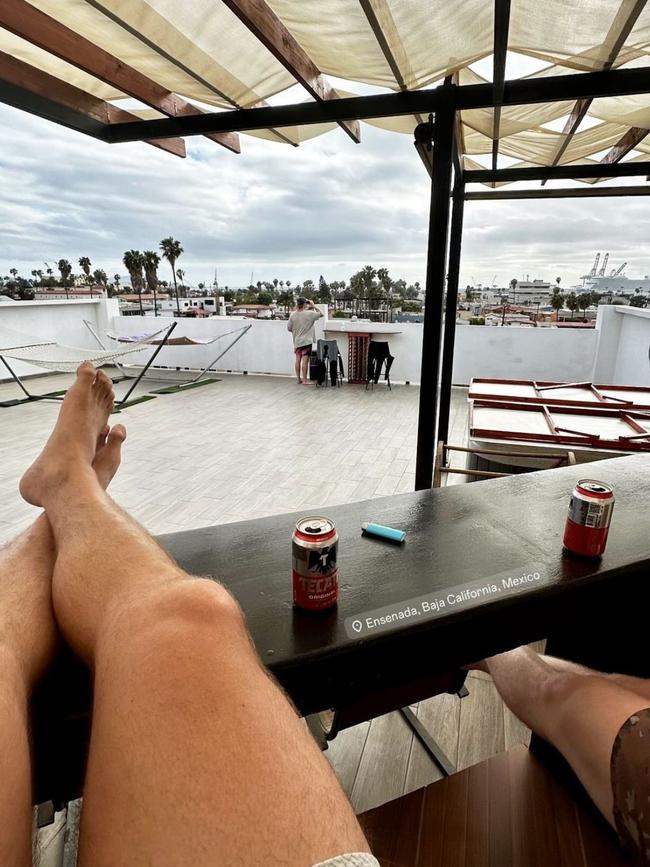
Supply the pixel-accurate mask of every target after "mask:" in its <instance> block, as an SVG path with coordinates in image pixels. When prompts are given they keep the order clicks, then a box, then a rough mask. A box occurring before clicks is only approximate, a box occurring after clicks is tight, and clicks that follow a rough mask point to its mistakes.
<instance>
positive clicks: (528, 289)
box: [508, 280, 552, 304]
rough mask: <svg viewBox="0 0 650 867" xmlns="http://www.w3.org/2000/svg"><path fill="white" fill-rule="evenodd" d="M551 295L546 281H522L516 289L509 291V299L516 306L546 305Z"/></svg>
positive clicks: (549, 286) (549, 285)
mask: <svg viewBox="0 0 650 867" xmlns="http://www.w3.org/2000/svg"><path fill="white" fill-rule="evenodd" d="M551 295H552V290H551V284H550V283H547V282H546V280H520V281H519V282H518V283H517V285H516V286H515V288H514V289H510V288H509V289H508V298H509V299H510V300H511V301H513V302H514V303H515V304H538V303H539V304H545V303H547V302H548V300H549V298H550V297H551Z"/></svg>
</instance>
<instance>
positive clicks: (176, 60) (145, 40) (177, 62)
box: [86, 0, 298, 148]
mask: <svg viewBox="0 0 650 867" xmlns="http://www.w3.org/2000/svg"><path fill="white" fill-rule="evenodd" d="M86 3H88V4H89V5H90V6H92V7H93V8H94V9H96V10H97V11H98V12H101V13H102V15H105V16H106V17H107V18H110V20H111V21H112V22H113V23H114V24H118V25H119V26H120V27H121V28H122V29H123V30H126V32H127V33H129V34H130V35H131V36H133V37H134V38H135V39H138V40H139V41H140V42H142V44H143V45H146V46H147V48H149V49H150V50H151V51H155V52H156V54H159V55H160V56H161V57H163V58H164V59H165V60H166V61H167V62H168V63H171V64H172V65H173V66H175V67H176V68H177V69H180V70H181V71H182V72H184V73H185V75H187V76H189V77H190V78H192V79H193V80H194V81H196V82H197V84H200V85H201V87H205V88H206V90H210V91H211V92H212V93H214V95H215V96H218V97H219V98H220V99H222V100H223V101H224V102H227V103H228V104H229V105H231V106H232V107H233V108H243V106H242V105H240V103H238V102H237V101H236V100H234V99H232V97H230V96H228V94H227V93H225V91H222V90H219V88H218V87H215V86H214V84H212V82H210V81H208V80H207V79H206V78H203V76H202V75H199V73H198V72H196V71H195V70H194V69H191V68H190V67H189V66H187V65H186V64H185V63H183V61H182V60H181V58H180V57H175V56H174V55H172V54H170V53H169V52H168V51H165V50H164V48H162V47H161V46H160V45H158V43H156V42H154V41H153V40H152V39H149V37H148V36H145V35H144V33H141V32H140V31H139V30H138V29H137V28H135V27H132V26H131V25H130V24H129V23H128V22H127V21H125V20H124V19H123V18H120V16H119V15H117V14H116V13H115V12H113V10H112V9H109V8H108V6H106V5H105V4H104V3H102V2H101V0H86ZM221 68H223V67H221ZM228 78H229V79H230V82H231V84H232V86H234V87H238V86H239V87H242V88H244V87H245V86H246V85H243V84H242V83H241V82H240V81H239V80H237V79H236V78H235V76H233V75H232V74H230V73H228ZM255 105H256V106H259V107H262V106H265V105H268V102H266V100H264V99H261V100H259V101H258V102H256V103H255ZM269 131H270V132H272V133H273V134H274V135H275V136H276V137H277V139H278V140H279V141H283V142H285V143H286V144H290V145H291V146H292V147H295V148H297V147H298V142H295V141H292V140H291V139H290V138H289V137H288V136H286V135H285V134H284V133H282V132H280V131H279V130H277V129H271V130H269Z"/></svg>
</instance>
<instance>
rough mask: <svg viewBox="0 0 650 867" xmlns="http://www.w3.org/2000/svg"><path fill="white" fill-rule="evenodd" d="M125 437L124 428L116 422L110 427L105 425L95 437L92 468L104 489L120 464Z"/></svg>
mask: <svg viewBox="0 0 650 867" xmlns="http://www.w3.org/2000/svg"><path fill="white" fill-rule="evenodd" d="M125 439H126V428H125V427H124V425H122V424H116V425H115V427H113V428H110V429H109V427H108V425H106V427H105V428H103V430H102V431H101V433H100V434H99V436H98V437H97V445H96V449H95V459H94V460H93V470H94V471H95V473H96V474H97V478H98V480H99V484H100V485H101V486H102V488H104V490H106V488H107V487H108V486H109V485H110V483H111V481H112V480H113V476H114V475H115V473H116V472H117V470H118V467H119V466H120V461H121V459H122V443H123V442H124V440H125Z"/></svg>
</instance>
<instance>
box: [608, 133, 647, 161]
mask: <svg viewBox="0 0 650 867" xmlns="http://www.w3.org/2000/svg"><path fill="white" fill-rule="evenodd" d="M647 135H650V129H644V128H643V127H640V126H633V127H631V128H630V129H628V131H627V132H626V133H625V135H623V136H621V138H620V139H619V140H618V141H617V142H616V144H615V145H614V146H613V147H612V149H611V150H610V151H609V153H606V154H605V156H604V157H603V158H602V160H601V163H608V164H611V163H617V162H619V161H620V160H622V159H623V157H624V156H625V155H626V154H629V152H630V151H633V150H634V148H635V147H636V146H637V145H638V144H639V142H642V141H643V139H644V138H645V137H646V136H647Z"/></svg>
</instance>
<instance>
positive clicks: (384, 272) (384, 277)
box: [377, 268, 393, 295]
mask: <svg viewBox="0 0 650 867" xmlns="http://www.w3.org/2000/svg"><path fill="white" fill-rule="evenodd" d="M377 279H378V280H379V286H380V289H381V290H382V292H381V294H382V295H383V294H387V293H388V292H389V290H390V287H391V284H392V282H393V281H392V280H391V279H390V277H389V275H388V268H378V269H377Z"/></svg>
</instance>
